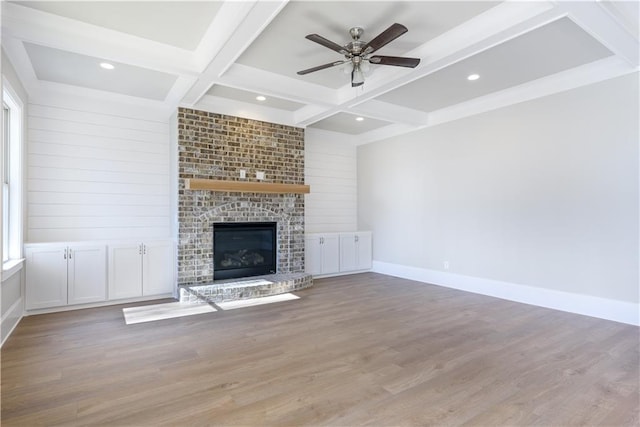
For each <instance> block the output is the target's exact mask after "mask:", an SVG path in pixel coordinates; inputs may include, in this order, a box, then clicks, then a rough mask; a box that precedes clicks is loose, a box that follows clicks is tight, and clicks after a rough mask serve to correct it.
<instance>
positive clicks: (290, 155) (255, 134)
mask: <svg viewBox="0 0 640 427" xmlns="http://www.w3.org/2000/svg"><path fill="white" fill-rule="evenodd" d="M178 167H179V170H178V173H179V183H178V223H179V224H178V284H180V285H184V284H204V283H209V282H212V281H213V280H214V272H213V261H212V257H213V249H212V243H213V241H212V239H213V232H212V224H213V223H218V222H272V221H273V222H277V224H278V241H277V259H278V261H277V266H278V273H282V274H286V273H303V272H304V196H303V195H302V194H259V193H234V192H213V191H209V190H189V189H185V179H192V178H203V179H218V180H227V181H244V182H255V181H257V179H256V172H264V174H265V179H264V182H271V183H281V184H304V129H300V128H295V127H290V126H285V125H279V124H274V123H267V122H260V121H256V120H248V119H243V118H239V117H233V116H226V115H221V114H215V113H209V112H205V111H199V110H193V109H185V108H180V109H179V110H178ZM240 170H245V171H246V178H245V179H241V178H240Z"/></svg>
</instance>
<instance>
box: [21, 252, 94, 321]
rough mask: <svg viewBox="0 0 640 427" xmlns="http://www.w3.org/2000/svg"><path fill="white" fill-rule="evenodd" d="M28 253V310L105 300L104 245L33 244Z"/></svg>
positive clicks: (26, 306) (26, 305) (26, 304)
mask: <svg viewBox="0 0 640 427" xmlns="http://www.w3.org/2000/svg"><path fill="white" fill-rule="evenodd" d="M25 254H26V258H27V264H26V292H25V293H26V303H25V308H26V309H27V310H32V309H40V308H50V307H61V306H65V305H70V304H85V303H94V302H100V301H104V300H106V298H107V288H106V281H107V276H106V265H107V258H106V246H105V245H99V244H65V243H55V244H53V243H52V244H33V245H26V246H25Z"/></svg>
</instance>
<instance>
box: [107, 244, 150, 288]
mask: <svg viewBox="0 0 640 427" xmlns="http://www.w3.org/2000/svg"><path fill="white" fill-rule="evenodd" d="M140 296H142V244H140V243H125V244H114V245H109V299H110V300H112V299H120V298H132V297H140Z"/></svg>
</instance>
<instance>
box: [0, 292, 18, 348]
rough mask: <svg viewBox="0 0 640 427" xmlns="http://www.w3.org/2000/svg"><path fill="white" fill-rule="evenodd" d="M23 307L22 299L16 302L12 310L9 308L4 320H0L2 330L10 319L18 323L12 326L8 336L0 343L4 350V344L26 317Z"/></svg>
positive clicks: (0, 332)
mask: <svg viewBox="0 0 640 427" xmlns="http://www.w3.org/2000/svg"><path fill="white" fill-rule="evenodd" d="M23 306H24V305H23V303H22V297H20V298H18V299H17V300H16V302H14V303H13V305H12V306H11V308H9V310H7V312H6V313H5V314H4V315H3V316H2V319H0V325H1V326H0V328H3V327H4V326H5V325H6V322H7V320H8V319H11V318H12V317H13V318H16V319H17V320H16V322H15V323H14V324H13V325H11V327H10V328H9V330H8V331H7V335H6V336H4V337H2V342H0V348H2V346H3V345H4V343H5V342H6V341H7V338H9V337H10V336H11V334H12V333H13V330H14V329H15V328H16V326H18V324H19V323H20V321H21V320H22V317H23V316H24V311H23V309H22V307H23ZM0 335H2V330H1V329H0Z"/></svg>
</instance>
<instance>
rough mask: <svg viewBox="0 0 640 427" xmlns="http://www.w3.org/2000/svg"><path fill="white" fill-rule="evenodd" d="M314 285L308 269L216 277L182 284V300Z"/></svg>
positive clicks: (261, 293) (280, 291)
mask: <svg viewBox="0 0 640 427" xmlns="http://www.w3.org/2000/svg"><path fill="white" fill-rule="evenodd" d="M312 285H313V281H312V279H311V275H309V274H306V273H290V274H269V275H265V276H254V277H247V278H246V279H229V280H217V281H215V282H213V283H210V284H203V285H181V286H180V287H179V289H180V301H181V302H193V303H199V302H212V303H218V302H225V301H235V300H240V299H249V298H260V297H266V296H271V295H278V294H284V293H287V292H295V291H299V290H301V289H305V288H308V287H310V286H312Z"/></svg>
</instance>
